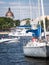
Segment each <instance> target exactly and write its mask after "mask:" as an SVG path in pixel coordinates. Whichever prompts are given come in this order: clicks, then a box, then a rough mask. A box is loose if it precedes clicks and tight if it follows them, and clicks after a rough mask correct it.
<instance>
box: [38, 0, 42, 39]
mask: <svg viewBox="0 0 49 65" xmlns="http://www.w3.org/2000/svg"><path fill="white" fill-rule="evenodd" d="M38 12H39V14H38V15H39V25H40V32H39V33H40V37H39V38H40V39H41V22H40V0H38Z"/></svg>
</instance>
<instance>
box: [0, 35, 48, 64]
mask: <svg viewBox="0 0 49 65" xmlns="http://www.w3.org/2000/svg"><path fill="white" fill-rule="evenodd" d="M5 37H7V38H8V36H7V35H5ZM30 39H31V37H21V38H20V39H19V42H16V41H14V42H9V41H8V42H3V43H0V65H48V64H49V59H46V58H34V57H26V56H24V53H23V45H24V42H25V44H26V42H27V41H28V40H30Z"/></svg>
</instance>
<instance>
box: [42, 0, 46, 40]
mask: <svg viewBox="0 0 49 65" xmlns="http://www.w3.org/2000/svg"><path fill="white" fill-rule="evenodd" d="M41 7H42V16H43V25H44V36H45V39H46V26H45V18H44V7H43V0H41Z"/></svg>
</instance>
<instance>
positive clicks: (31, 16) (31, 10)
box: [29, 0, 32, 19]
mask: <svg viewBox="0 0 49 65" xmlns="http://www.w3.org/2000/svg"><path fill="white" fill-rule="evenodd" d="M29 6H30V18H31V19H32V6H31V0H29Z"/></svg>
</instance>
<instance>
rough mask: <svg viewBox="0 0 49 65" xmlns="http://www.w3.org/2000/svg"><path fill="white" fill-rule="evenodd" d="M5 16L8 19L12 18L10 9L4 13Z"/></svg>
mask: <svg viewBox="0 0 49 65" xmlns="http://www.w3.org/2000/svg"><path fill="white" fill-rule="evenodd" d="M5 16H6V17H8V18H14V14H13V12H12V11H11V9H10V8H8V11H7V12H6V15H5Z"/></svg>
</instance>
